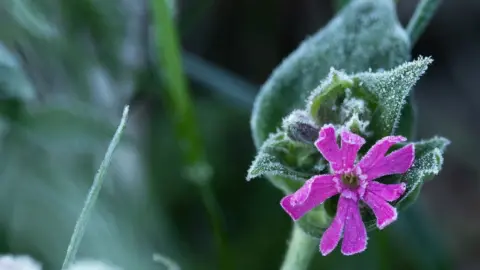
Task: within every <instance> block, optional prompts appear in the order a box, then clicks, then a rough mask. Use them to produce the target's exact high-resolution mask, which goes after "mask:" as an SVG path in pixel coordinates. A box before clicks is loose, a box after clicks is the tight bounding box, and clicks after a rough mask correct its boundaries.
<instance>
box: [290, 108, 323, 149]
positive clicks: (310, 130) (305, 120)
mask: <svg viewBox="0 0 480 270" xmlns="http://www.w3.org/2000/svg"><path fill="white" fill-rule="evenodd" d="M283 128H284V130H285V131H286V133H287V136H288V137H289V138H290V139H291V140H293V141H297V142H303V143H307V144H312V143H314V142H315V140H316V139H317V138H318V131H319V130H320V129H319V128H318V127H317V126H316V125H315V123H314V122H313V121H312V120H311V119H310V118H309V117H308V115H307V113H306V112H305V111H300V110H296V111H293V112H292V113H291V114H290V115H289V116H288V117H287V118H285V119H284V120H283Z"/></svg>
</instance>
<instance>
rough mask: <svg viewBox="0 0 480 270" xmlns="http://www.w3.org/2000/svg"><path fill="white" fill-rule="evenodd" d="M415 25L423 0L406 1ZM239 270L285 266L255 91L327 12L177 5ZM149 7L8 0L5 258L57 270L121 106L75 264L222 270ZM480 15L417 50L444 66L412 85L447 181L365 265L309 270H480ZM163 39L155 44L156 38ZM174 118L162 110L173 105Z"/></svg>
mask: <svg viewBox="0 0 480 270" xmlns="http://www.w3.org/2000/svg"><path fill="white" fill-rule="evenodd" d="M398 2H399V3H398V4H397V7H398V15H399V18H400V20H401V22H402V23H403V24H404V25H405V24H406V23H407V22H408V20H409V18H410V16H411V14H412V13H413V10H414V8H415V5H416V4H417V1H414V0H401V1H398ZM171 4H172V8H173V11H172V12H173V13H174V14H175V20H176V23H177V25H178V31H179V33H180V35H181V39H182V46H183V65H184V68H185V73H186V74H187V76H188V78H189V79H190V81H189V84H190V90H191V93H192V96H193V99H194V100H193V101H194V110H195V116H196V118H197V120H198V122H199V126H200V131H201V134H202V139H203V141H204V142H205V145H206V154H207V159H208V161H209V162H210V165H211V166H212V167H213V171H214V176H213V179H212V183H211V184H212V188H213V189H214V192H215V196H216V197H217V199H218V201H219V204H220V207H221V211H222V223H223V226H224V228H225V235H226V242H227V246H226V250H225V251H224V253H225V254H226V255H227V259H228V260H229V262H230V267H231V268H232V269H250V270H256V269H259V270H260V269H261V270H268V269H278V268H279V266H280V264H281V261H282V259H283V255H284V252H285V250H286V245H287V241H288V238H289V236H290V228H291V225H292V222H291V220H290V218H289V217H288V215H286V214H285V213H284V212H283V211H282V209H281V208H280V207H279V200H280V199H281V197H282V194H281V192H280V191H278V190H277V189H275V188H273V187H272V186H271V185H270V184H269V183H268V182H267V181H266V180H261V179H259V180H255V181H252V182H251V183H247V182H246V181H245V176H246V171H247V169H248V166H249V165H250V162H251V161H252V160H253V157H254V155H255V149H254V146H253V142H252V139H251V135H250V126H249V120H250V111H251V108H252V103H253V99H254V97H255V94H256V92H257V91H258V89H259V86H260V85H261V84H262V83H263V82H264V81H265V80H266V78H267V77H268V76H269V74H270V73H271V71H272V69H273V68H274V67H275V66H276V65H278V64H279V63H280V62H281V61H282V59H283V58H284V57H286V56H287V55H288V54H289V53H290V52H291V51H292V50H294V49H295V48H296V47H297V46H298V44H299V43H300V42H301V41H302V40H303V39H304V38H305V37H307V36H308V35H310V34H312V33H314V32H315V31H316V30H318V29H319V28H320V27H322V26H323V25H324V24H325V23H327V22H328V20H329V19H330V18H331V17H332V16H333V15H334V8H333V5H332V3H331V2H330V1H323V0H322V1H321V0H297V1H291V0H275V1H274V0H262V1H256V0H182V1H177V2H173V1H172V2H171ZM150 11H151V5H150V3H149V2H147V1H146V0H116V1H114V0H2V1H1V2H0V136H1V137H0V205H1V207H0V253H15V254H29V255H31V256H33V257H34V258H35V259H37V260H39V261H41V262H42V264H43V265H44V269H59V267H60V265H61V263H62V260H63V257H64V255H65V251H66V247H67V245H68V241H69V239H70V235H71V233H72V231H73V226H74V224H75V220H76V218H77V216H78V214H79V212H80V209H81V207H82V204H83V201H84V198H85V196H86V193H87V191H88V188H89V186H90V185H91V183H92V180H93V176H94V174H95V171H96V169H97V168H98V166H99V164H100V162H101V160H102V158H103V155H104V153H105V150H106V148H107V146H108V142H109V140H110V139H111V136H112V135H113V133H114V131H115V128H116V125H117V124H118V122H119V119H120V115H121V111H122V108H123V106H124V105H125V104H130V105H131V108H130V110H131V117H130V120H129V123H128V127H127V130H126V133H125V134H124V137H123V139H122V143H121V145H120V146H119V148H118V149H117V150H116V152H115V155H114V160H113V162H112V166H111V168H110V170H109V173H108V176H107V179H106V183H105V186H104V188H103V190H102V192H101V196H100V199H99V202H98V204H97V206H96V210H95V213H94V215H93V217H92V219H91V221H90V223H89V226H88V229H87V233H86V235H85V238H84V239H83V242H82V246H81V250H80V253H79V254H78V257H79V258H97V259H102V260H106V261H110V262H112V263H115V264H116V265H119V266H122V267H124V268H125V269H164V268H163V266H162V265H160V264H157V263H154V262H153V260H152V254H153V253H160V254H162V255H164V256H167V257H169V258H172V259H173V260H175V261H176V262H177V263H178V264H179V265H180V266H181V267H182V269H218V268H219V266H218V261H219V258H218V252H217V250H216V248H215V242H214V235H213V232H212V227H211V225H210V222H209V218H208V215H207V211H206V209H205V207H204V205H203V204H202V200H201V195H200V193H199V192H198V189H197V188H196V186H195V185H194V184H193V183H191V182H189V181H187V179H186V177H185V174H186V171H185V168H184V167H183V166H182V160H181V154H180V149H181V147H182V145H181V144H180V142H179V140H177V138H176V137H175V132H174V131H173V128H172V126H173V125H174V124H175V123H173V122H172V121H171V120H170V117H169V114H168V113H166V112H168V108H165V105H168V104H169V101H168V100H164V99H163V98H164V97H165V95H164V93H163V91H165V89H164V88H163V80H162V77H161V76H160V72H161V70H162V67H161V65H160V64H159V63H158V61H157V60H156V59H157V57H156V52H155V48H154V46H153V42H154V41H153V40H154V38H153V35H154V33H155V29H154V27H153V24H152V15H151V12H150ZM479 15H480V2H479V1H467V0H458V1H453V0H449V1H444V3H443V4H442V6H441V7H440V9H439V11H438V13H437V14H436V16H435V17H434V19H433V21H432V23H431V25H430V26H429V27H428V29H427V31H426V33H425V34H424V35H423V36H422V37H421V39H420V40H419V42H418V44H417V45H416V46H415V48H414V51H413V55H414V56H415V55H418V54H422V55H431V56H432V57H433V58H434V59H435V62H434V64H433V65H432V66H431V68H430V69H429V70H428V72H427V74H426V75H425V76H424V77H423V78H422V79H421V80H420V82H419V84H418V85H417V87H416V89H415V93H414V95H415V97H416V98H417V102H418V106H419V109H418V111H419V123H418V127H417V128H418V138H428V137H431V136H433V135H436V134H441V135H442V136H445V137H447V138H449V139H451V140H452V142H453V143H452V145H451V146H449V148H448V150H447V154H446V159H445V164H444V170H443V171H442V173H441V174H440V176H438V177H436V179H435V180H434V181H432V182H428V183H427V184H426V185H425V186H424V187H423V192H422V196H421V198H420V199H419V200H418V201H417V203H416V204H415V205H414V207H411V208H410V209H408V210H407V211H406V212H402V214H401V218H400V219H399V221H398V222H396V223H394V224H393V225H392V226H390V227H388V228H387V229H385V230H384V231H382V232H381V233H378V232H374V233H371V234H370V235H369V239H370V240H369V247H368V249H367V251H366V252H364V253H363V254H361V255H358V256H353V257H343V256H341V255H340V253H339V252H338V251H336V252H334V253H333V254H332V255H330V256H328V257H321V255H320V254H318V255H317V256H316V257H315V261H314V263H313V264H312V266H311V269H372V270H374V269H422V270H428V269H480V253H479V251H478V250H479V249H478V245H479V244H478V243H480V208H479V207H480V196H479V195H480V186H479V183H480V182H479V181H477V180H478V177H479V173H480V170H479V167H478V163H479V161H480V159H479V158H478V157H477V153H479V152H480V143H479V142H478V139H477V138H478V136H479V135H480V125H479V124H478V123H477V122H478V115H479V113H480V109H479V108H480V106H479V105H480V101H479V100H480V94H479V90H478V86H477V83H478V82H479V77H478V75H477V73H478V70H480V52H479V51H478V48H480V34H479V30H480V29H479V26H480V16H479ZM160 39H162V37H161V36H160ZM166 107H168V106H166Z"/></svg>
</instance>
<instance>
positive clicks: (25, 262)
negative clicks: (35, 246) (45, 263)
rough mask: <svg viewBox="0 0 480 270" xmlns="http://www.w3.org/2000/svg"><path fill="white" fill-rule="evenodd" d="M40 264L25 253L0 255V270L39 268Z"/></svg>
mask: <svg viewBox="0 0 480 270" xmlns="http://www.w3.org/2000/svg"><path fill="white" fill-rule="evenodd" d="M41 269H42V266H41V265H40V264H39V263H38V262H36V261H35V260H34V259H32V258H31V257H29V256H26V255H1V256H0V270H41Z"/></svg>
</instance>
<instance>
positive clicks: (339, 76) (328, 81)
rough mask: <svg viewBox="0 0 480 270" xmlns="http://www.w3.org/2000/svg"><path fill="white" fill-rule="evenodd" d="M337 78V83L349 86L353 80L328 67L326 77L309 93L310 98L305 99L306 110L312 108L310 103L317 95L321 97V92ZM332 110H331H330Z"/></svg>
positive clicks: (341, 72)
mask: <svg viewBox="0 0 480 270" xmlns="http://www.w3.org/2000/svg"><path fill="white" fill-rule="evenodd" d="M334 77H337V79H338V80H339V81H345V82H347V83H349V84H353V80H352V78H351V77H350V76H348V75H347V74H346V73H345V72H343V71H340V70H336V69H335V68H333V67H330V72H329V73H328V76H327V77H326V78H325V79H324V80H323V81H322V82H321V83H320V85H319V86H317V87H316V88H315V89H313V91H312V92H311V93H310V96H308V98H307V101H306V103H307V110H308V108H310V107H311V106H312V103H313V102H314V101H315V98H316V97H317V96H318V95H322V94H323V91H325V89H327V88H328V86H329V85H331V84H332V83H333V78H334ZM332 109H333V108H332Z"/></svg>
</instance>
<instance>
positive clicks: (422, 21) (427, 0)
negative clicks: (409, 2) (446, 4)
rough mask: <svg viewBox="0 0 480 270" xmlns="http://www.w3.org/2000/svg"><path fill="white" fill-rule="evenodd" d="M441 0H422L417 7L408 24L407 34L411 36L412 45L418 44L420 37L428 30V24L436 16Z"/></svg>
mask: <svg viewBox="0 0 480 270" xmlns="http://www.w3.org/2000/svg"><path fill="white" fill-rule="evenodd" d="M440 3H441V0H421V1H420V3H419V4H418V5H417V8H416V9H415V12H414V13H413V16H412V18H411V19H410V21H409V22H408V26H407V33H408V35H409V36H410V41H411V43H412V45H414V44H415V43H417V41H418V39H419V38H420V36H421V35H422V34H423V32H424V31H425V28H427V26H428V24H429V23H430V21H431V20H432V18H433V15H435V12H436V11H437V8H438V6H439V5H440Z"/></svg>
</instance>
